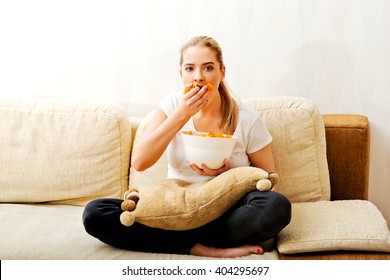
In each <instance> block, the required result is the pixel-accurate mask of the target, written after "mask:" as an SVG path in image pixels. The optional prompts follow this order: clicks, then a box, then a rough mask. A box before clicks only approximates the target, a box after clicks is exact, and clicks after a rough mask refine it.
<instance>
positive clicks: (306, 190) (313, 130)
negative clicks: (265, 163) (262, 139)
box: [244, 96, 330, 202]
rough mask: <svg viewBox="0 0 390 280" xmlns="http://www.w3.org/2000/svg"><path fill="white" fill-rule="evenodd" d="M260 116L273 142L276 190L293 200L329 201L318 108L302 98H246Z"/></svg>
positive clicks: (323, 144) (321, 125)
mask: <svg viewBox="0 0 390 280" xmlns="http://www.w3.org/2000/svg"><path fill="white" fill-rule="evenodd" d="M244 102H245V103H247V104H250V105H251V106H253V107H254V108H255V109H256V110H257V111H258V112H259V113H260V115H261V117H262V119H263V121H264V123H265V124H266V126H267V128H268V130H269V131H270V133H271V135H272V137H273V142H272V151H273V154H274V158H275V165H276V172H277V173H278V174H279V176H280V182H279V183H278V185H277V190H278V191H279V192H281V193H283V194H284V195H286V196H287V197H288V198H289V199H290V201H291V202H309V201H319V200H330V180H329V170H328V162H327V158H326V138H325V127H324V123H323V119H322V115H321V114H320V112H319V111H318V109H317V107H316V106H315V105H314V104H313V103H312V102H311V101H309V100H308V99H305V98H302V97H288V96H276V97H267V98H256V99H247V100H244Z"/></svg>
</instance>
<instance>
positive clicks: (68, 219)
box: [0, 97, 390, 260]
mask: <svg viewBox="0 0 390 280" xmlns="http://www.w3.org/2000/svg"><path fill="white" fill-rule="evenodd" d="M244 102H248V103H249V104H251V105H252V106H254V108H255V109H256V110H258V111H259V113H260V114H261V115H262V117H263V119H264V121H265V123H266V125H267V127H268V128H269V130H270V132H271V134H272V135H273V138H274V144H273V149H274V153H275V159H276V165H277V172H278V173H279V175H280V177H281V181H280V183H279V184H278V186H277V190H278V191H280V192H282V193H284V194H285V195H287V196H288V197H289V198H290V200H291V201H292V202H293V212H292V221H291V223H290V225H289V226H288V227H286V228H285V230H283V231H282V232H281V233H280V234H279V235H278V237H277V238H275V240H270V241H268V242H266V243H264V244H263V245H264V246H266V247H268V249H270V252H267V253H265V254H264V255H251V256H248V257H245V258H243V259H272V260H274V259H302V258H309V259H319V258H337V259H356V258H358V259H360V258H371V259H373V258H374V259H386V258H389V254H388V253H386V252H390V241H389V236H390V235H389V231H388V226H387V224H386V221H385V220H384V219H383V216H382V215H381V213H380V212H379V210H378V209H377V208H376V207H375V206H374V205H373V204H372V203H370V202H368V201H367V194H368V176H369V139H370V134H369V124H368V120H367V118H365V117H363V116H357V115H326V116H322V115H321V114H320V113H319V112H318V110H317V108H316V107H315V106H314V104H312V103H311V102H310V101H308V100H306V99H304V98H297V97H271V98H258V99H251V100H245V101H244ZM149 119H150V115H148V116H147V117H146V118H144V119H143V120H141V121H139V120H137V119H134V118H132V116H131V112H124V111H123V110H122V109H121V108H120V107H119V106H117V105H115V104H107V103H93V102H81V101H79V102H76V101H67V100H58V99H9V98H0V125H1V126H0V127H1V134H0V147H1V149H0V227H1V233H0V259H3V260H7V259H61V260H62V259H76V260H79V259H201V258H200V257H193V256H184V255H169V254H154V253H143V252H132V251H125V250H120V249H116V248H112V247H110V246H108V245H105V244H103V243H101V242H100V241H98V240H97V239H95V238H93V237H91V236H89V235H88V234H87V233H86V232H85V230H84V228H83V225H82V221H81V216H82V212H83V206H84V205H85V204H86V203H87V202H88V201H90V200H92V199H96V198H100V197H113V198H122V195H123V193H124V192H125V191H126V190H127V188H128V186H129V184H130V185H139V184H149V183H152V182H153V181H156V180H160V179H163V178H164V176H165V172H166V158H165V155H164V156H163V157H162V158H161V159H160V161H159V162H158V163H157V164H156V165H155V166H154V167H152V168H151V169H149V170H147V171H145V172H136V171H135V170H133V169H132V168H131V167H130V156H131V148H132V144H133V142H134V141H138V139H139V135H141V133H142V131H143V129H144V127H145V126H146V125H147V122H148V120H149ZM156 238H158V237H156Z"/></svg>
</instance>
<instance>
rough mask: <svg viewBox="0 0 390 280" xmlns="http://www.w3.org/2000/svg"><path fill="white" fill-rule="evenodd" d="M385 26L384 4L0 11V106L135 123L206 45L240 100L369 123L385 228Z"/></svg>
mask: <svg viewBox="0 0 390 280" xmlns="http://www.w3.org/2000/svg"><path fill="white" fill-rule="evenodd" d="M389 15H390V1H389V0H360V1H358V0H288V1H287V0H268V1H266V0H258V1H256V0H196V1H191V0H166V1H161V0H160V1H158V0H156V1H152V0H132V1H125V0H123V1H108V0H107V1H83V0H78V1H69V0H68V1H53V0H52V1H43V0H35V1H27V0H26V1H20V0H19V1H18V0H14V1H1V2H0V95H17V96H31V95H32V96H52V97H61V98H62V97H65V98H83V99H101V100H105V99H107V100H114V101H117V102H120V103H121V104H123V105H124V106H125V107H127V108H128V109H129V110H130V109H131V110H133V114H137V115H140V116H142V115H144V114H145V112H147V111H149V110H150V109H151V108H153V107H154V106H155V105H156V103H157V102H158V100H160V99H161V98H162V97H163V96H164V95H165V94H167V93H168V92H170V91H172V90H176V89H180V88H181V82H180V79H179V75H178V69H179V66H178V60H179V48H180V46H181V44H182V43H184V42H185V41H186V40H187V39H189V38H190V37H192V36H194V35H200V34H206V35H210V36H212V37H214V38H215V39H217V41H219V43H220V44H221V46H222V48H223V49H224V52H225V63H226V65H227V71H228V72H227V80H228V82H229V83H230V86H231V87H232V88H233V89H234V90H235V92H236V94H237V95H238V96H240V97H241V98H247V97H255V96H273V95H293V96H303V97H307V98H309V99H311V100H313V101H314V102H315V103H316V104H317V105H318V107H319V109H320V111H321V112H322V113H353V114H363V115H367V116H368V117H369V119H370V121H371V127H372V148H371V178H370V184H371V187H370V193H369V199H370V200H371V201H372V202H374V203H375V204H376V205H377V206H378V207H379V208H380V210H381V211H382V212H383V213H384V216H385V218H386V219H387V221H388V222H390V203H389V201H390V111H389V110H388V108H389V104H390V28H389V27H390V17H389Z"/></svg>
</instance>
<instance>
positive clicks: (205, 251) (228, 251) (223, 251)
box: [190, 243, 264, 258]
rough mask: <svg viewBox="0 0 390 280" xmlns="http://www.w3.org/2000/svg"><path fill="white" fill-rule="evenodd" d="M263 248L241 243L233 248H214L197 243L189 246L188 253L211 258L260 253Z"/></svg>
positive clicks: (262, 251)
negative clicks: (241, 244)
mask: <svg viewBox="0 0 390 280" xmlns="http://www.w3.org/2000/svg"><path fill="white" fill-rule="evenodd" d="M263 253H264V250H263V248H261V247H260V246H258V245H243V246H239V247H235V248H214V247H207V246H204V245H202V244H199V243H197V244H196V245H195V246H194V247H192V248H191V251H190V255H194V256H203V257H213V258H236V257H243V256H248V255H251V254H258V255H262V254H263Z"/></svg>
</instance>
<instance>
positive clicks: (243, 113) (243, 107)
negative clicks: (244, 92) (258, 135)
mask: <svg viewBox="0 0 390 280" xmlns="http://www.w3.org/2000/svg"><path fill="white" fill-rule="evenodd" d="M237 106H238V112H239V116H240V118H241V119H244V120H252V121H255V120H257V119H259V118H260V113H259V112H258V111H256V109H255V108H253V107H252V106H250V105H249V104H246V103H243V102H237Z"/></svg>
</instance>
